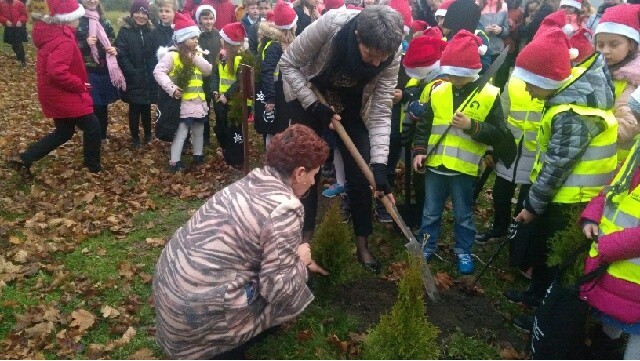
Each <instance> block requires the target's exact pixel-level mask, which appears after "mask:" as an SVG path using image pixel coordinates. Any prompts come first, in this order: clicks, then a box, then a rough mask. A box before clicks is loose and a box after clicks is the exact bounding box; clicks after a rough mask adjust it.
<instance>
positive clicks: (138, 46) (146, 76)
mask: <svg viewBox="0 0 640 361" xmlns="http://www.w3.org/2000/svg"><path fill="white" fill-rule="evenodd" d="M151 29H152V25H151V23H150V22H149V23H147V25H145V26H142V27H140V26H137V25H136V24H135V22H134V21H133V19H131V17H130V16H127V17H125V18H124V19H123V25H122V27H121V28H120V32H119V33H118V37H117V39H116V47H117V48H118V65H120V69H121V70H122V73H123V74H124V77H125V79H126V81H127V91H126V92H124V94H123V100H124V101H125V102H127V103H133V104H153V103H156V102H157V98H158V86H157V85H156V82H155V80H154V77H153V69H154V68H155V64H156V63H157V60H156V51H155V49H154V48H153V45H152V44H151V39H150V34H151Z"/></svg>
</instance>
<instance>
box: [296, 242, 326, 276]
mask: <svg viewBox="0 0 640 361" xmlns="http://www.w3.org/2000/svg"><path fill="white" fill-rule="evenodd" d="M297 253H298V256H299V257H300V261H302V263H304V265H305V266H307V268H309V271H311V272H317V273H320V274H322V275H325V276H327V275H329V272H327V271H326V270H325V269H324V268H322V267H320V266H319V265H318V264H317V263H316V261H314V260H313V258H311V246H310V245H309V243H307V242H305V243H302V244H300V245H299V246H298V249H297Z"/></svg>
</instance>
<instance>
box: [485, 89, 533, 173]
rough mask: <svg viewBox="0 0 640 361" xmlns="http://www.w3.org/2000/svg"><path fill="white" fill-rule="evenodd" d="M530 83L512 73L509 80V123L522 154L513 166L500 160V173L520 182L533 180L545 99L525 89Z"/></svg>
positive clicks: (519, 153) (498, 169) (519, 154)
mask: <svg viewBox="0 0 640 361" xmlns="http://www.w3.org/2000/svg"><path fill="white" fill-rule="evenodd" d="M525 86H526V83H525V82H524V81H523V80H521V79H519V78H514V77H512V78H511V79H509V83H508V84H507V91H508V94H509V103H510V108H509V114H508V116H507V127H509V130H510V131H511V133H512V134H513V137H514V138H515V139H516V146H517V149H518V154H517V157H516V159H515V160H514V162H513V163H512V164H511V166H510V167H509V168H507V167H505V165H504V163H502V162H498V163H496V167H495V169H496V174H497V175H498V176H500V177H501V178H503V179H506V180H509V181H512V182H514V183H516V184H529V183H530V182H531V181H530V177H531V169H533V163H534V162H535V159H536V138H537V135H538V128H539V127H540V120H541V119H542V109H543V108H544V102H543V101H541V100H539V99H535V98H532V97H531V95H529V92H527V91H526V90H525Z"/></svg>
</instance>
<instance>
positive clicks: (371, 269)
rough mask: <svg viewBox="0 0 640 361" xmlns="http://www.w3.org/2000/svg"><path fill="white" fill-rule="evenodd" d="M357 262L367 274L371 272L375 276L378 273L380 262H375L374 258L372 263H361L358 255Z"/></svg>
mask: <svg viewBox="0 0 640 361" xmlns="http://www.w3.org/2000/svg"><path fill="white" fill-rule="evenodd" d="M358 262H360V264H361V265H362V267H364V268H365V269H366V270H368V271H369V272H372V273H375V274H378V273H380V262H378V260H376V259H375V258H374V259H373V261H372V262H363V261H362V258H360V255H359V254H358Z"/></svg>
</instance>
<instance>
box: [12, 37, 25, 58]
mask: <svg viewBox="0 0 640 361" xmlns="http://www.w3.org/2000/svg"><path fill="white" fill-rule="evenodd" d="M11 49H12V50H13V52H14V53H15V54H16V59H18V60H19V61H20V62H24V61H26V59H27V58H26V56H25V53H24V44H23V43H22V41H17V42H15V43H12V44H11Z"/></svg>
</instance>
